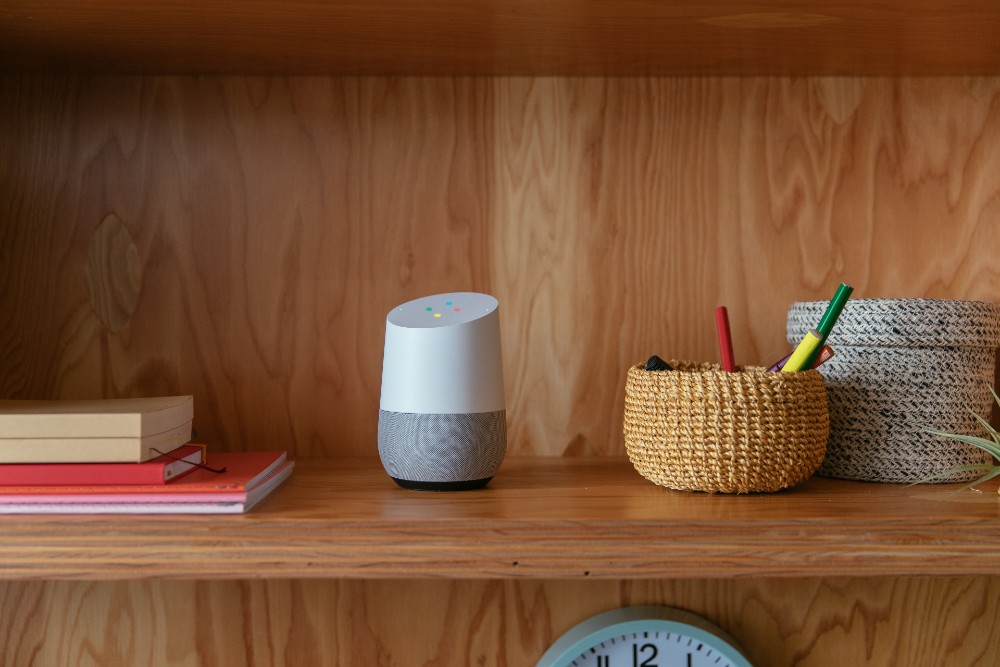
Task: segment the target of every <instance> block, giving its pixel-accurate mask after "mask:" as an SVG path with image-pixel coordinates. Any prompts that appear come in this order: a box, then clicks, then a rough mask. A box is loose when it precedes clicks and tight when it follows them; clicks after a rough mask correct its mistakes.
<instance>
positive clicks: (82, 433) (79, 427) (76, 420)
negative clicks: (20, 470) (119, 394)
mask: <svg viewBox="0 0 1000 667" xmlns="http://www.w3.org/2000/svg"><path fill="white" fill-rule="evenodd" d="M193 417H194V399H193V398H192V397H191V396H164V397H154V398H123V399H104V400H86V401H0V463H69V462H102V463H103V462H115V461H132V462H142V461H147V460H149V459H151V458H153V457H155V456H158V453H157V452H156V451H154V450H158V451H159V452H167V451H170V450H171V449H176V448H177V447H180V446H181V445H183V444H185V443H187V442H188V441H190V439H191V423H192V420H193Z"/></svg>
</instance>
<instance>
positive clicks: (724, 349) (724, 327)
mask: <svg viewBox="0 0 1000 667" xmlns="http://www.w3.org/2000/svg"><path fill="white" fill-rule="evenodd" d="M715 330H716V332H717V333H718V334H719V353H720V354H721V356H722V370H724V371H728V372H730V373H735V372H736V362H735V360H734V359H733V338H732V335H731V334H730V333H729V313H727V312H726V307H725V306H719V307H718V308H716V309H715Z"/></svg>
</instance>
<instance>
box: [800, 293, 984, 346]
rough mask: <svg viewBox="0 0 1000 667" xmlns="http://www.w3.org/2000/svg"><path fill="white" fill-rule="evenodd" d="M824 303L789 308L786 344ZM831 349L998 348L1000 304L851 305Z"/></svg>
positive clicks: (879, 301) (864, 301)
mask: <svg viewBox="0 0 1000 667" xmlns="http://www.w3.org/2000/svg"><path fill="white" fill-rule="evenodd" d="M828 303H829V301H796V302H794V303H793V304H792V305H791V306H790V307H789V308H788V317H787V322H786V334H785V336H786V338H785V339H786V342H788V343H789V344H790V345H794V344H795V343H797V342H798V341H799V340H800V339H801V338H802V336H804V335H805V334H806V332H807V331H808V330H809V329H811V328H812V327H814V326H815V323H816V322H818V321H819V319H820V315H821V314H822V312H823V311H824V310H825V309H826V307H827V304H828ZM830 344H831V345H833V346H834V347H836V346H837V345H841V346H853V347H909V348H915V347H924V348H934V347H963V348H996V347H997V346H998V345H1000V303H997V302H994V301H974V300H957V299H889V298H879V299H851V300H849V301H848V302H847V303H846V304H845V305H844V310H843V312H842V313H841V315H840V318H839V319H838V320H837V324H836V325H835V327H834V329H833V332H832V333H831V334H830Z"/></svg>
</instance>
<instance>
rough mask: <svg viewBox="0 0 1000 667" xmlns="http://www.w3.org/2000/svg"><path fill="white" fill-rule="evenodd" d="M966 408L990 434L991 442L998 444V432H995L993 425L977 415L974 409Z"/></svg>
mask: <svg viewBox="0 0 1000 667" xmlns="http://www.w3.org/2000/svg"><path fill="white" fill-rule="evenodd" d="M968 410H969V414H971V415H972V416H973V417H975V418H976V420H977V421H978V422H979V423H980V424H981V425H982V427H983V428H984V429H986V432H987V433H989V434H990V437H991V438H993V442H995V443H997V445H1000V433H997V431H996V429H994V428H993V425H992V424H990V423H989V422H988V421H986V420H985V419H983V418H982V417H980V416H979V415H977V414H976V413H975V411H974V410H972V409H968Z"/></svg>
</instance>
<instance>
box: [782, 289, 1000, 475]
mask: <svg viewBox="0 0 1000 667" xmlns="http://www.w3.org/2000/svg"><path fill="white" fill-rule="evenodd" d="M828 303H829V302H827V301H809V302H798V303H795V304H793V305H792V307H791V308H790V309H789V311H788V326H787V340H788V343H789V344H791V345H796V344H798V342H799V341H800V340H801V339H802V337H803V336H805V334H806V332H807V331H808V330H809V329H813V328H815V327H816V325H817V324H818V323H819V320H820V318H821V317H822V315H823V311H824V310H825V309H826V306H827V304H828ZM827 343H828V344H829V345H830V346H831V347H832V348H833V349H834V356H833V358H832V359H831V360H830V361H828V362H827V363H825V364H824V365H823V366H821V367H820V372H821V373H822V375H823V377H824V379H825V380H826V387H827V401H828V403H829V408H830V441H829V442H828V443H827V452H826V459H825V460H824V462H823V464H822V465H821V466H820V468H819V470H818V471H817V474H820V475H825V476H827V477H841V478H844V479H856V480H865V481H873V482H916V481H919V480H921V479H924V478H926V477H927V476H928V475H932V474H935V473H939V472H942V471H944V470H948V469H950V468H954V467H957V466H964V465H974V464H981V463H990V462H991V461H992V458H991V457H990V455H989V454H987V453H986V452H984V451H982V450H980V449H978V448H976V447H973V446H972V445H966V444H964V443H961V442H957V441H955V440H951V439H948V438H943V437H940V436H935V435H931V434H929V433H926V432H925V431H923V430H922V429H921V428H920V426H928V427H931V428H935V429H938V430H942V431H948V432H951V433H962V434H967V435H976V436H979V437H984V436H986V433H985V431H984V430H983V428H982V426H981V425H980V424H979V423H978V422H977V421H976V418H975V417H974V416H973V415H972V414H971V413H970V412H969V410H970V409H971V410H973V411H975V412H976V413H978V414H980V415H982V416H983V417H984V418H986V419H989V417H990V414H991V411H992V407H993V404H994V402H993V396H992V395H991V394H990V390H989V388H990V387H991V386H992V385H993V380H994V372H995V364H996V350H997V346H998V345H1000V304H997V303H993V302H988V301H945V300H937V299H852V300H850V301H848V302H847V305H846V306H845V307H844V311H843V313H842V314H841V316H840V319H838V320H837V324H836V326H835V327H834V329H833V332H832V333H831V334H830V337H829V339H828V340H827ZM980 474H981V473H975V472H972V473H965V474H958V475H954V476H950V477H947V478H942V479H939V480H935V481H942V482H944V481H952V482H954V481H968V480H972V479H975V478H976V477H978V476H979V475H980Z"/></svg>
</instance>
